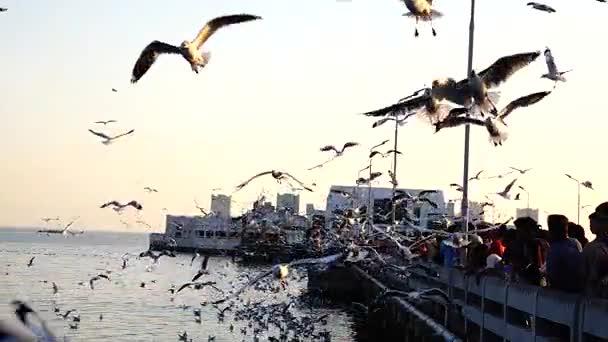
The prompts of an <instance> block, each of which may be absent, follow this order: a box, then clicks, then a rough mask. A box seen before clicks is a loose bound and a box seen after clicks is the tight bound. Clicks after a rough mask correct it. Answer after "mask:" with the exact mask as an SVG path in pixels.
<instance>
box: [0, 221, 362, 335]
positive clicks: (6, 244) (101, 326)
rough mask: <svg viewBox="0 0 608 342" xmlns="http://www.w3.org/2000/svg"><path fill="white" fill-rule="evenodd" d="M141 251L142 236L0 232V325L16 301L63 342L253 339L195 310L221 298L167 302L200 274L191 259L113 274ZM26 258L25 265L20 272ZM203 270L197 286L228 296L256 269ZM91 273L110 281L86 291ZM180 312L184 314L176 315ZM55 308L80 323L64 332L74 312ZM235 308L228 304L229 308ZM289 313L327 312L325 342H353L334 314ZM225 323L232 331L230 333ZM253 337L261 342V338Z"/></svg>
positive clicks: (217, 265) (259, 296)
mask: <svg viewBox="0 0 608 342" xmlns="http://www.w3.org/2000/svg"><path fill="white" fill-rule="evenodd" d="M147 247H148V237H147V235H144V234H126V233H106V232H87V233H85V234H83V235H80V236H68V237H64V236H61V235H55V234H53V235H50V236H47V235H46V234H37V233H35V232H32V231H23V230H12V231H11V230H0V319H5V318H7V317H9V316H12V311H11V310H12V309H11V307H10V306H9V305H8V304H9V303H10V301H12V300H13V299H21V300H26V301H27V302H28V303H30V304H31V305H32V306H33V307H34V308H35V309H36V310H38V311H39V313H40V314H41V315H42V316H43V318H44V319H45V320H47V323H48V324H49V326H50V327H51V328H52V330H53V331H54V332H55V334H56V335H58V336H65V337H66V339H67V340H70V341H177V340H178V334H180V333H183V332H184V331H187V332H188V337H189V338H192V339H193V341H207V340H208V336H210V335H213V336H216V341H218V342H220V341H252V340H253V335H252V334H251V329H249V332H248V333H247V335H245V336H244V335H242V334H241V328H242V327H246V326H247V325H248V323H249V322H247V321H238V322H233V321H232V317H233V313H230V312H228V313H227V314H226V319H225V321H224V322H223V323H220V322H219V321H218V319H217V310H216V309H215V308H213V307H212V306H211V305H207V306H202V307H201V305H200V303H201V302H204V301H206V300H209V301H210V300H214V299H219V298H221V297H222V295H221V294H219V293H216V292H214V291H213V290H212V289H207V288H205V289H203V290H198V291H197V290H190V289H185V290H183V291H182V292H180V293H179V294H177V295H176V296H174V300H173V301H171V298H172V297H173V296H172V295H171V294H170V293H169V292H168V289H169V288H170V287H171V285H175V286H176V287H179V286H180V285H181V284H183V283H186V282H188V281H189V280H191V279H192V276H193V275H194V274H196V271H197V269H198V268H199V267H200V262H195V263H194V266H190V259H191V255H187V254H182V255H178V256H177V257H176V258H168V257H161V258H160V259H159V262H158V264H155V265H152V261H151V260H150V259H149V258H142V259H139V260H137V259H136V258H135V257H131V258H130V259H129V260H128V266H127V268H126V269H124V270H122V269H121V265H122V259H121V256H122V255H123V254H124V253H126V252H130V253H139V252H143V251H145V250H147ZM34 256H35V257H36V258H35V259H34V262H33V266H31V267H28V266H27V264H28V262H29V260H30V258H31V257H34ZM208 269H209V270H210V273H211V274H210V275H207V276H203V278H201V280H205V281H206V280H214V281H217V283H218V287H220V288H223V289H229V288H230V285H229V282H230V280H233V279H234V278H235V277H236V276H237V275H238V274H240V273H242V272H248V273H252V274H257V272H258V271H259V270H260V269H256V268H251V267H245V266H239V265H237V264H233V263H231V262H230V260H229V259H228V258H221V257H217V258H215V257H214V258H211V259H210V260H209V265H208ZM110 272H111V273H110ZM99 273H106V274H108V275H109V277H110V279H111V281H110V282H108V281H107V280H105V279H101V280H99V281H98V282H96V283H95V289H94V290H92V289H91V288H90V287H89V279H90V278H91V277H93V276H95V275H97V274H99ZM153 281H154V282H153ZM52 282H55V283H56V284H57V286H58V287H59V292H58V293H57V294H53V286H52ZM80 282H82V284H79V283H80ZM142 282H144V283H145V287H143V288H142V287H141V283H142ZM305 288H306V282H305V280H304V281H296V280H293V279H291V280H290V282H289V287H288V288H287V289H286V290H285V291H281V292H279V293H271V292H261V291H256V290H254V289H250V290H248V291H247V292H245V293H244V294H243V297H244V299H245V300H249V299H250V300H251V302H253V303H256V302H260V301H263V302H264V303H272V302H280V301H284V300H285V299H286V298H287V293H286V292H288V293H291V294H299V293H301V291H302V290H303V289H305ZM184 305H186V306H190V308H187V309H183V308H182V307H183V306H184ZM239 305H244V304H239ZM55 308H59V310H60V313H65V312H66V310H76V311H75V314H79V315H80V318H81V321H80V323H78V328H77V329H71V328H70V326H69V325H70V324H75V323H74V322H73V320H72V319H71V316H73V315H74V313H72V314H71V315H70V318H69V319H67V320H65V319H63V318H62V317H58V316H57V314H56V313H55V312H54V310H55ZM193 308H200V309H201V317H202V322H201V323H197V322H195V319H194V314H193V312H192V310H193ZM239 308H241V307H239V306H236V305H235V307H234V308H233V309H235V310H237V309H239ZM302 310H304V309H302ZM292 311H294V312H295V313H296V314H301V315H311V314H312V315H314V316H320V315H323V314H326V313H329V314H330V316H329V318H328V324H327V327H326V328H325V329H327V330H330V331H331V337H332V341H354V336H355V335H354V332H353V329H352V326H353V322H352V321H351V319H350V317H349V316H348V315H347V314H346V313H344V312H342V311H340V310H337V309H329V308H327V309H314V311H313V312H310V311H309V310H308V309H306V310H305V312H301V311H298V309H294V308H292ZM100 315H102V316H103V319H102V320H100ZM230 324H234V332H232V333H231V332H230V331H229V326H230ZM259 338H260V341H267V340H268V337H267V335H265V334H264V333H262V334H260V335H259ZM303 340H306V339H303Z"/></svg>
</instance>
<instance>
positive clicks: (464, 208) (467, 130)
mask: <svg viewBox="0 0 608 342" xmlns="http://www.w3.org/2000/svg"><path fill="white" fill-rule="evenodd" d="M474 36H475V0H471V21H470V22H469V60H468V66H467V78H470V75H471V70H473V41H474V40H473V39H474ZM469 115H470V114H469V112H468V111H467V113H466V116H467V117H468V116H469ZM470 139H471V126H470V125H469V124H466V125H465V126H464V168H463V175H462V179H463V181H462V187H463V191H462V203H461V209H460V211H461V216H463V220H462V224H463V225H464V227H463V231H464V232H465V233H468V231H469V142H470ZM466 236H467V239H468V235H466Z"/></svg>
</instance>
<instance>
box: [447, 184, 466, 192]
mask: <svg viewBox="0 0 608 342" xmlns="http://www.w3.org/2000/svg"><path fill="white" fill-rule="evenodd" d="M450 186H451V187H452V188H454V190H456V191H458V192H463V191H464V188H463V187H462V185H460V184H457V183H452V184H450Z"/></svg>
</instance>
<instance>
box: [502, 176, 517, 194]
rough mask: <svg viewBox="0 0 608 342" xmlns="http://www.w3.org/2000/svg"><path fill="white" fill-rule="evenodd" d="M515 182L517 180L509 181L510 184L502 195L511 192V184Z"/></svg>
mask: <svg viewBox="0 0 608 342" xmlns="http://www.w3.org/2000/svg"><path fill="white" fill-rule="evenodd" d="M515 181H517V178H515V179H514V180H512V181H511V183H509V184H508V185H507V187H506V188H505V190H504V193H505V194H506V193H509V191H511V188H512V187H513V184H515Z"/></svg>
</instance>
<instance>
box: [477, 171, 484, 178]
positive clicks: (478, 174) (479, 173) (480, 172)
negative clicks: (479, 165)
mask: <svg viewBox="0 0 608 342" xmlns="http://www.w3.org/2000/svg"><path fill="white" fill-rule="evenodd" d="M482 173H483V170H481V171H479V172H477V174H476V175H475V178H479V176H480V175H481V174H482Z"/></svg>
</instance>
